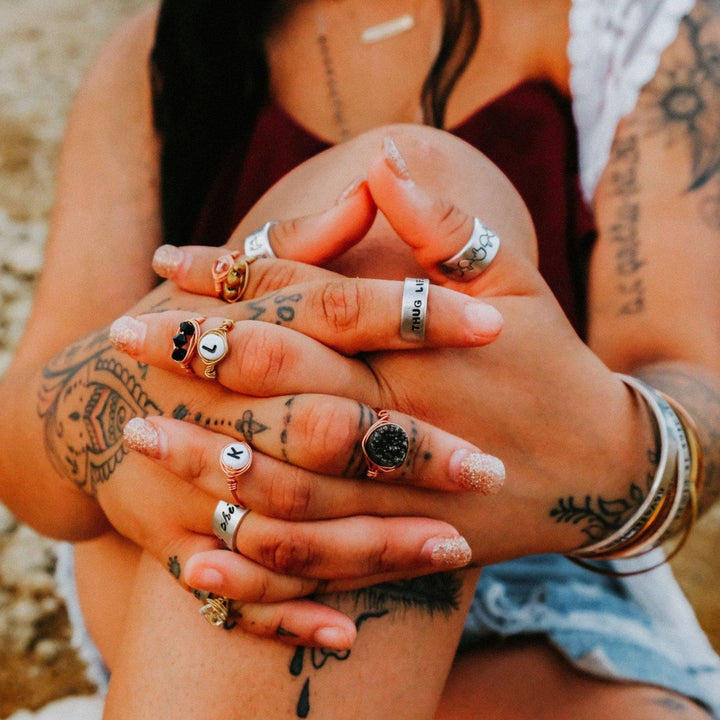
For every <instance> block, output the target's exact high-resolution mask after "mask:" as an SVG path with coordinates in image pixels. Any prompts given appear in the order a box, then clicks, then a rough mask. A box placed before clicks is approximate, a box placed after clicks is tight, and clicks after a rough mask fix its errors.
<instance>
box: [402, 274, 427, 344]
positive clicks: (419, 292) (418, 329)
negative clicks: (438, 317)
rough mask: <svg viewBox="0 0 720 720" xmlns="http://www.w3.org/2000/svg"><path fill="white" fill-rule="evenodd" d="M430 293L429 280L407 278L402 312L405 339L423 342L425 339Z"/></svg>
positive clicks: (403, 336)
mask: <svg viewBox="0 0 720 720" xmlns="http://www.w3.org/2000/svg"><path fill="white" fill-rule="evenodd" d="M429 295H430V281H429V280H425V279H423V278H405V284H404V285H403V295H402V310H401V313H400V337H402V339H403V340H409V341H410V342H422V341H423V340H424V339H425V321H426V319H427V311H428V297H429Z"/></svg>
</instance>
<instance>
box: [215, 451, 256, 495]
mask: <svg viewBox="0 0 720 720" xmlns="http://www.w3.org/2000/svg"><path fill="white" fill-rule="evenodd" d="M252 460H253V452H252V448H251V447H250V446H249V445H248V444H247V443H244V442H240V441H238V442H232V443H229V444H228V445H226V446H225V447H224V448H223V449H222V450H221V451H220V469H221V470H222V471H223V473H225V477H226V478H227V486H228V490H230V492H231V493H232V496H233V498H235V502H236V503H238V505H242V503H241V502H240V499H239V498H238V496H237V480H238V478H239V477H240V476H241V475H242V474H244V473H246V472H247V471H248V470H249V469H250V465H252Z"/></svg>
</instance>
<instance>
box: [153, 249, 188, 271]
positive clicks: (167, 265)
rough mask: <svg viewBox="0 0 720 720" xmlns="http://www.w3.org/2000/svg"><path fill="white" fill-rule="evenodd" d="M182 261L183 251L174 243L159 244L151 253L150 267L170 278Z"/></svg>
mask: <svg viewBox="0 0 720 720" xmlns="http://www.w3.org/2000/svg"><path fill="white" fill-rule="evenodd" d="M182 261H183V251H182V250H181V249H180V248H179V247H175V245H161V246H160V247H159V248H158V249H157V250H156V251H155V255H153V259H152V268H153V270H154V271H155V272H156V273H157V274H158V275H159V276H160V277H164V278H171V277H172V276H173V275H174V274H175V273H176V272H177V269H178V268H179V267H180V263H182Z"/></svg>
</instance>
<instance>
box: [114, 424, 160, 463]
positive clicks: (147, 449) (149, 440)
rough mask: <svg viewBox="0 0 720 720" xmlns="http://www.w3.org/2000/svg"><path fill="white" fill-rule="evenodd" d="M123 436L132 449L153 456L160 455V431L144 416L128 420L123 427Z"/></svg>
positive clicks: (157, 456)
mask: <svg viewBox="0 0 720 720" xmlns="http://www.w3.org/2000/svg"><path fill="white" fill-rule="evenodd" d="M123 437H124V439H125V444H126V445H127V446H128V447H129V448H130V449H131V450H135V451H136V452H139V453H142V454H143V455H147V456H148V457H152V458H159V457H160V454H161V447H160V433H159V432H158V430H157V428H156V427H155V426H154V425H152V424H151V423H149V422H148V421H147V420H145V419H144V418H139V417H136V418H133V419H132V420H130V421H129V422H127V423H126V425H125V427H124V428H123Z"/></svg>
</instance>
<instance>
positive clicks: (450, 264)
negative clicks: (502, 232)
mask: <svg viewBox="0 0 720 720" xmlns="http://www.w3.org/2000/svg"><path fill="white" fill-rule="evenodd" d="M499 249H500V238H499V237H498V236H497V235H496V234H495V233H494V232H493V231H492V230H490V228H487V227H485V225H483V224H482V223H481V222H480V220H478V219H477V218H475V222H474V223H473V231H472V233H471V235H470V239H469V240H468V242H467V245H465V247H464V248H463V249H462V250H461V251H460V252H459V253H458V254H457V255H453V256H452V257H451V258H450V259H449V260H445V261H444V262H443V263H441V265H440V269H441V270H442V272H443V273H444V274H445V275H447V276H448V277H451V278H453V279H455V280H463V281H465V282H467V281H468V280H474V279H475V278H476V277H478V275H480V274H482V272H483V271H484V270H485V269H486V268H487V267H488V265H490V263H491V262H492V261H493V260H494V259H495V256H496V255H497V253H498V250H499Z"/></svg>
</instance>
